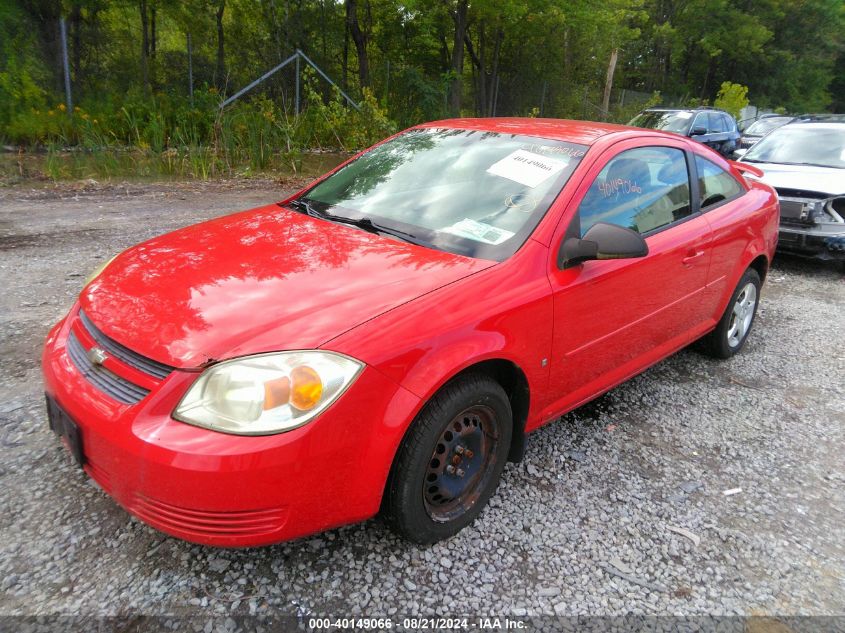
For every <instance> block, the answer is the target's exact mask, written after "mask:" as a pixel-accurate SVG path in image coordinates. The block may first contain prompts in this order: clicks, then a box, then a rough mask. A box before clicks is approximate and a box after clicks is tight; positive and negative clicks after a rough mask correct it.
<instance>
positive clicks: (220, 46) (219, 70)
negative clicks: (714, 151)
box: [214, 0, 226, 94]
mask: <svg viewBox="0 0 845 633" xmlns="http://www.w3.org/2000/svg"><path fill="white" fill-rule="evenodd" d="M225 10H226V0H220V4H219V5H218V6H217V66H216V68H215V69H214V83H215V85H216V86H217V89H218V90H219V91H220V93H221V94H222V93H223V91H224V90H225V89H226V48H225V40H224V36H223V12H224V11H225Z"/></svg>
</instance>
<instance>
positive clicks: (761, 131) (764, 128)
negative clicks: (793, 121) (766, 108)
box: [745, 117, 790, 136]
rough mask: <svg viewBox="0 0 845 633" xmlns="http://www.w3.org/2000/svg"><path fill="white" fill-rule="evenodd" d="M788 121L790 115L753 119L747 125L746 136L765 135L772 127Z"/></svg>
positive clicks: (777, 126)
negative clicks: (753, 120) (752, 121)
mask: <svg viewBox="0 0 845 633" xmlns="http://www.w3.org/2000/svg"><path fill="white" fill-rule="evenodd" d="M789 121H790V117H768V118H765V119H760V120H759V121H755V122H754V123H752V124H751V125H749V126H748V129H747V130H745V133H746V134H747V135H748V136H765V135H766V134H768V133H769V132H771V131H772V130H774V129H777V128H779V127H780V126H781V125H784V124H786V123H788V122H789Z"/></svg>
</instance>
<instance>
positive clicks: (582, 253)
mask: <svg viewBox="0 0 845 633" xmlns="http://www.w3.org/2000/svg"><path fill="white" fill-rule="evenodd" d="M646 255H648V244H646V241H645V240H644V239H643V236H642V235H640V234H639V233H637V232H636V231H634V230H633V229H627V228H625V227H624V226H619V225H618V224H608V223H607V222H597V223H596V224H593V226H591V227H590V228H589V229H588V230H587V232H586V233H585V234H584V237H583V238H581V239H579V238H577V237H569V238H566V239H565V240H563V242H562V243H561V245H560V251H559V252H558V256H557V265H558V268H571V267H572V266H576V265H578V264H580V263H581V262H585V261H587V260H590V259H629V258H634V257H645V256H646Z"/></svg>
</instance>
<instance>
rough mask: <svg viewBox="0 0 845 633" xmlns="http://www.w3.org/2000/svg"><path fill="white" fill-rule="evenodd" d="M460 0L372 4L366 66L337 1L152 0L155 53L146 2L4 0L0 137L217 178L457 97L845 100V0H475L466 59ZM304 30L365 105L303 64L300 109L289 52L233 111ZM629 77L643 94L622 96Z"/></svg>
mask: <svg viewBox="0 0 845 633" xmlns="http://www.w3.org/2000/svg"><path fill="white" fill-rule="evenodd" d="M455 5H456V0H450V1H449V2H434V3H432V2H430V1H426V0H403V1H402V2H400V1H399V0H367V2H365V3H364V2H361V3H359V19H360V28H361V29H362V30H363V36H364V39H365V41H366V45H365V52H366V59H367V63H368V67H369V72H368V73H364V74H365V76H364V77H360V76H359V68H360V67H361V65H362V62H363V61H364V59H363V57H364V55H362V59H359V58H358V51H357V48H356V46H355V45H354V42H353V41H352V40H351V39H350V37H349V32H348V28H347V24H346V12H345V6H344V3H343V2H326V1H325V0H299V1H298V2H296V3H279V2H256V1H255V0H226V2H225V5H221V3H220V2H219V1H218V0H182V1H180V2H173V1H171V0H156V1H155V2H147V3H146V6H147V7H148V13H147V15H146V17H147V24H148V32H147V34H148V38H147V50H146V53H142V51H143V50H144V48H143V47H142V41H143V38H142V20H141V17H140V13H139V8H140V6H139V3H137V2H104V1H103V0H62V2H61V3H59V2H55V1H52V0H21V1H19V2H9V1H8V0H5V1H3V0H0V141H2V142H3V143H6V144H9V143H13V144H17V145H21V146H24V147H28V146H38V147H43V148H48V147H53V148H65V147H74V148H81V149H84V150H86V151H88V152H92V151H98V150H100V149H102V148H107V150H108V151H107V152H106V153H107V154H109V155H112V154H114V150H115V149H120V150H121V151H124V150H125V149H126V148H131V151H128V154H131V155H133V156H135V159H134V160H135V162H136V163H137V164H138V165H139V167H138V169H139V170H140V171H144V170H146V169H147V166H148V165H153V166H152V167H150V170H152V171H153V172H156V173H161V172H162V171H163V172H164V173H172V174H175V175H178V174H186V173H190V174H198V175H199V176H200V177H212V176H214V175H217V174H222V173H256V172H259V171H267V170H272V169H275V168H276V167H277V166H278V165H280V164H282V165H285V166H286V168H289V169H293V170H298V169H300V168H301V167H302V164H303V160H304V157H305V156H306V155H307V150H308V149H311V148H315V149H331V148H337V149H343V150H349V151H351V150H353V149H358V148H361V147H364V146H367V145H369V144H370V143H372V142H374V141H377V140H379V139H381V138H383V137H384V136H386V135H388V134H390V133H392V132H393V131H395V130H397V129H400V128H403V127H407V126H410V125H414V124H416V123H418V122H420V121H426V120H436V119H440V118H445V117H447V116H450V114H452V115H453V114H455V113H459V114H460V115H463V116H490V115H492V114H495V115H497V116H502V115H531V116H540V115H541V114H542V116H546V117H558V118H585V119H598V118H601V117H603V116H605V115H606V116H607V118H608V120H613V121H620V122H625V121H627V120H629V119H630V118H631V117H632V116H633V114H635V113H636V111H638V110H639V109H641V108H643V107H647V106H648V105H650V104H652V103H656V102H657V101H658V100H660V101H662V102H663V103H667V104H669V103H673V104H689V105H694V104H701V103H709V102H714V103H715V104H716V105H720V106H722V107H724V108H725V109H727V110H730V111H732V112H736V110H737V109H738V108H739V107H740V104H742V103H743V102H744V101H746V100H750V101H752V102H753V103H754V104H755V105H757V106H760V107H766V108H771V109H775V108H782V109H785V110H786V111H789V112H801V111H822V110H824V109H826V108H840V109H842V108H843V104H845V101H843V99H845V97H843V95H845V4H843V2H842V0H801V2H796V1H795V0H752V1H751V2H750V3H749V1H747V0H742V1H740V0H601V1H600V2H594V1H593V0H566V2H564V1H563V0H472V2H469V3H467V15H466V24H465V25H464V26H465V29H466V30H465V33H464V37H463V38H462V39H463V41H462V42H461V41H460V40H461V38H460V37H459V40H458V41H459V46H462V48H461V49H459V51H458V52H460V51H461V50H462V51H463V53H464V55H463V63H462V64H456V61H455V57H456V56H455V55H454V53H455V52H456V51H455V50H454V46H455V37H456V33H457V31H456V29H457V23H456V19H455V18H456V13H455V12H454V10H453V9H454V8H455ZM220 6H224V8H225V10H224V13H223V15H222V24H221V28H222V31H223V33H224V35H225V38H224V41H223V42H222V44H223V50H222V53H223V58H222V61H223V62H224V63H223V64H222V65H220V64H218V60H217V57H218V25H217V10H218V8H219V7H220ZM152 7H155V12H154V13H151V12H149V11H150V10H151V8H152ZM60 13H62V14H63V15H65V16H66V18H67V26H68V35H69V43H70V46H69V57H70V67H71V79H72V84H73V97H74V103H75V104H77V105H78V106H79V109H78V110H75V111H74V112H65V111H63V110H62V106H60V103H61V102H63V101H64V96H63V94H62V91H63V77H62V73H61V66H60V64H59V63H58V60H59V59H60V55H59V53H60V50H59V47H58V41H57V38H56V33H57V28H56V26H57V20H58V17H59V15H60ZM153 21H154V22H155V29H154V31H155V38H153V36H152V22H153ZM189 35H190V37H191V46H192V50H191V55H190V57H189V54H188V50H187V37H188V36H189ZM296 48H300V49H302V50H304V51H305V52H306V53H307V54H308V55H309V57H311V58H312V59H313V60H314V61H315V62H316V63H317V64H319V66H320V67H321V68H322V69H323V70H324V71H325V72H326V73H327V74H328V75H329V76H330V77H332V78H333V79H334V80H335V81H336V82H337V83H338V84H339V85H340V86H342V87H343V90H344V92H346V93H347V94H349V95H351V96H352V98H353V99H355V100H356V102H359V103H360V106H361V111H360V112H359V111H358V110H357V109H355V108H352V107H350V106H349V105H348V104H347V103H346V101H345V99H343V97H342V96H341V95H340V94H339V92H338V91H337V90H336V89H334V88H331V87H330V86H329V84H328V83H327V82H326V81H324V80H323V79H322V78H319V77H317V76H316V75H315V74H314V73H313V72H311V71H307V72H305V73H304V74H303V80H302V85H301V93H302V94H301V97H302V99H301V101H302V105H303V107H302V111H301V112H299V113H295V112H294V111H293V110H294V104H293V100H294V97H293V95H294V92H295V80H294V70H293V68H294V67H293V64H291V65H289V66H288V67H286V68H285V69H283V70H281V71H280V72H278V73H277V74H275V75H273V76H272V77H271V78H270V79H268V80H267V81H266V82H264V83H262V84H261V85H260V86H258V87H257V88H255V89H254V90H253V91H251V92H250V93H249V94H248V95H246V96H245V97H244V98H242V99H240V100H239V101H237V102H236V103H234V104H232V105H230V106H228V107H227V108H226V109H225V110H223V111H222V112H221V111H220V109H219V107H218V106H219V104H220V102H221V99H222V97H223V96H224V95H223V94H221V93H225V94H232V93H233V92H234V91H235V90H237V89H239V88H240V87H242V86H245V85H247V84H248V83H249V82H251V81H253V80H254V79H255V78H256V77H258V76H260V75H261V74H262V73H264V72H266V71H267V70H268V69H270V68H272V67H274V66H275V65H277V64H279V63H280V62H281V61H282V60H284V59H286V58H287V57H288V56H290V55H291V54H292V53H293V51H294V50H295V49H296ZM614 50H615V51H617V52H618V64H617V66H616V70H615V78H614V82H613V90H612V92H611V100H610V104H609V110H610V111H609V112H608V113H604V112H602V110H601V104H602V96H603V93H604V89H605V80H606V77H607V71H608V63H609V60H610V57H611V53H612V51H614ZM189 60H190V63H191V71H192V75H193V82H192V85H193V88H194V90H193V98H191V97H190V96H189V91H188V68H189ZM142 67H146V68H147V73H146V77H147V79H146V80H145V79H144V76H145V75H144V73H143V72H142ZM359 77H360V78H359ZM458 84H459V85H460V88H461V89H460V91H457V92H458V93H459V94H458V96H459V97H460V104H459V105H460V108H457V112H452V113H450V112H449V110H450V108H453V107H454V103H453V102H452V101H450V99H449V95H450V86H456V85H458ZM211 86H219V87H220V92H218V91H217V90H215V89H214V88H211ZM726 86H727V87H726ZM720 87H721V88H720ZM623 89H624V90H625V91H626V93H627V94H629V95H630V98H624V99H623V98H621V97H620V95H621V94H622V93H621V90H623ZM454 92H456V90H453V93H454ZM656 94H659V95H662V97H660V98H657V97H655V96H654V95H656ZM452 96H454V94H453V95H452ZM133 152H134V153H133ZM53 154H56V156H59V155H60V153H59V152H58V150H56V151H54V152H53ZM61 156H64V154H61ZM121 156H122V155H121ZM139 156H143V158H138V157H139ZM57 161H58V162H57ZM66 162H67V161H66V160H65V159H64V158H56V160H54V161H53V162H51V163H50V164H51V169H52V170H53V171H54V173H56V174H61V173H67V174H69V173H80V171H81V170H82V168H80V169H76V168H75V167H74V168H66V166H60V165H66ZM124 166H125V165H124V163H123V159H122V158H121V159H119V160H116V162H114V160H113V159H109V160H105V159H104V160H103V163H102V165H100V166H99V167H98V169H103V170H107V171H109V170H114V169H120V168H122V167H124ZM82 171H84V170H82ZM110 173H111V172H110Z"/></svg>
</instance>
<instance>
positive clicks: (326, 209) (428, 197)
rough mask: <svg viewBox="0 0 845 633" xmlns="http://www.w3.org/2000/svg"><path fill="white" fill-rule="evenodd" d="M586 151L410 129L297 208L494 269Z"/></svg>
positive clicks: (492, 135) (512, 137) (515, 138)
mask: <svg viewBox="0 0 845 633" xmlns="http://www.w3.org/2000/svg"><path fill="white" fill-rule="evenodd" d="M587 149H588V148H587V146H585V145H578V144H575V143H568V142H564V141H552V140H546V139H542V138H536V137H532V136H521V135H517V134H505V133H498V132H491V131H478V130H461V129H443V128H437V129H435V128H426V129H414V130H410V131H408V132H405V133H404V134H401V135H400V136H397V137H396V138H393V139H391V140H389V141H387V142H385V143H382V144H381V145H378V146H377V147H375V148H373V149H371V150H370V151H368V152H366V153H364V154H362V155H361V156H360V157H358V158H357V159H356V160H354V161H352V162H351V163H349V164H348V165H346V166H345V167H343V168H342V169H340V170H338V171H337V172H335V173H334V174H333V175H331V176H329V177H328V178H326V179H325V180H323V181H322V182H320V183H318V184H317V185H316V186H315V187H313V188H312V189H311V190H310V191H308V192H306V193H305V195H304V196H302V197H301V198H300V201H301V202H303V203H307V204H309V205H310V206H311V207H312V208H313V209H315V210H316V211H317V212H323V213H327V214H329V213H330V214H332V215H334V216H344V217H346V218H355V219H356V220H358V221H359V224H360V220H361V219H362V218H366V219H369V220H371V221H372V224H370V228H371V229H372V228H374V226H373V225H375V228H376V230H377V229H378V227H383V228H385V229H386V231H385V232H392V233H393V234H394V235H396V236H398V237H400V239H401V237H402V235H403V234H404V235H406V236H407V237H409V238H412V240H413V241H415V242H417V243H421V244H423V245H426V246H431V247H433V248H437V249H440V250H444V251H448V252H451V253H457V254H461V255H467V256H470V257H479V258H483V259H494V260H497V261H501V260H503V259H505V258H507V257H509V256H510V255H512V254H513V253H514V252H516V250H517V249H518V248H519V247H520V246H521V245H522V244H523V242H525V240H526V238H527V237H528V235H530V234H531V231H533V230H534V227H535V226H536V225H537V223H538V222H539V221H540V219H541V218H542V217H543V215H544V214H545V213H546V211H548V209H549V206H550V205H551V203H552V202H553V201H554V199H555V197H556V196H557V194H558V193H559V192H560V190H561V189H562V188H563V185H564V184H566V181H567V180H568V179H569V177H570V176H571V175H572V172H573V171H574V170H575V168H576V167H577V165H578V163H579V162H580V160H581V157H582V156H583V155H584V154H585V153H586V151H587ZM400 232H401V233H400ZM409 241H410V240H409Z"/></svg>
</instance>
